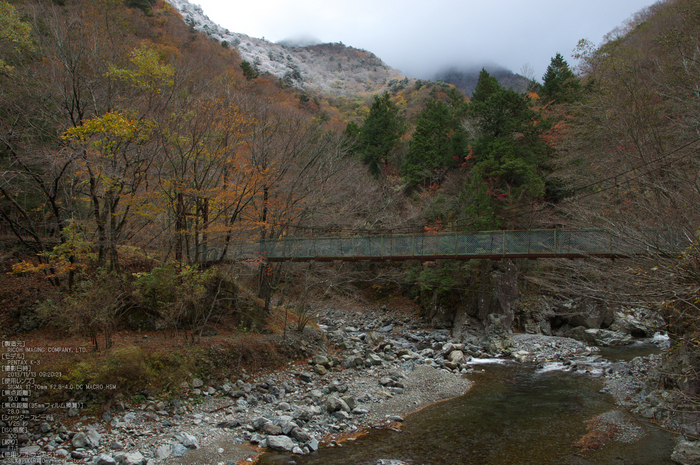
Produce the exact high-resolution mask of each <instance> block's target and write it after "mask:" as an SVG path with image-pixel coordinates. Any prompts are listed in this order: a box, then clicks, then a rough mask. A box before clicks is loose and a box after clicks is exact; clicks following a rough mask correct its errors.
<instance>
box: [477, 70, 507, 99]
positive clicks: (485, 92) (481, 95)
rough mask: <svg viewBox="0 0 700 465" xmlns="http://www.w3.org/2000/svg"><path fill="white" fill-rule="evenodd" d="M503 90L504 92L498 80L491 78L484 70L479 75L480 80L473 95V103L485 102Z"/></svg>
mask: <svg viewBox="0 0 700 465" xmlns="http://www.w3.org/2000/svg"><path fill="white" fill-rule="evenodd" d="M501 90H503V86H501V83H500V82H498V79H496V78H495V77H493V76H491V75H490V74H489V73H488V71H486V70H485V69H483V68H482V69H481V72H480V73H479V80H478V81H477V83H476V88H475V89H474V92H473V93H472V98H471V101H472V102H483V101H485V100H486V99H487V98H488V97H489V96H490V95H493V94H495V93H497V92H500V91H501Z"/></svg>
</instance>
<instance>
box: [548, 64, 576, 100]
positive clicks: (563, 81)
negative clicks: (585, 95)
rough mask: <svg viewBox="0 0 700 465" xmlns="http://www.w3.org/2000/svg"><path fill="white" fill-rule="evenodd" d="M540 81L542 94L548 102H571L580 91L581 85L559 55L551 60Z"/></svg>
mask: <svg viewBox="0 0 700 465" xmlns="http://www.w3.org/2000/svg"><path fill="white" fill-rule="evenodd" d="M542 80H543V84H542V94H543V96H544V97H545V98H546V99H548V100H556V101H558V102H571V101H573V100H576V98H578V96H579V93H580V91H581V83H580V82H579V81H578V78H577V77H576V75H575V74H574V72H573V71H571V68H569V64H568V63H567V62H566V60H565V59H564V57H563V56H561V54H560V53H557V54H556V56H554V58H552V61H551V62H550V64H549V66H548V67H547V71H546V72H545V73H544V76H543V78H542Z"/></svg>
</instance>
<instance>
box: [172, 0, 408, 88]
mask: <svg viewBox="0 0 700 465" xmlns="http://www.w3.org/2000/svg"><path fill="white" fill-rule="evenodd" d="M166 1H167V2H168V3H169V4H170V5H172V6H173V7H174V8H175V9H176V10H177V11H178V12H179V13H180V14H181V15H182V17H183V19H184V20H185V22H186V23H187V24H189V25H190V26H192V27H193V28H194V29H195V30H197V31H200V32H202V33H204V34H206V35H207V36H209V37H210V38H211V39H214V40H216V41H218V42H220V43H225V45H228V46H230V47H233V48H235V49H236V50H237V51H238V53H239V55H240V56H241V58H242V59H243V60H245V61H248V62H249V63H251V64H252V65H253V66H254V67H255V68H256V70H257V71H258V73H260V74H265V73H269V74H271V75H273V76H276V77H278V78H279V79H281V80H283V81H284V82H285V83H286V84H287V85H289V86H292V87H295V88H297V89H299V90H302V91H307V92H313V93H320V94H333V95H346V96H352V95H358V94H367V93H373V92H381V91H383V90H384V89H385V88H386V86H387V84H388V83H389V82H390V81H392V80H395V79H402V78H403V77H404V76H403V75H402V74H401V72H400V71H398V70H395V69H393V68H391V67H389V66H387V65H386V64H385V63H384V62H383V61H382V60H381V59H379V58H378V57H377V56H375V55H374V54H373V53H371V52H368V51H366V50H360V49H356V48H353V47H348V46H345V45H343V44H342V43H337V44H312V43H304V40H306V41H307V42H309V40H311V42H313V40H314V39H313V38H309V37H303V38H300V39H303V40H299V39H297V38H292V39H289V40H284V41H281V42H280V43H277V44H274V43H271V42H269V41H267V40H265V39H257V38H255V37H250V36H248V35H246V34H241V33H238V32H231V31H229V30H228V29H226V28H223V27H221V26H219V25H218V24H217V23H215V22H214V21H212V20H211V19H209V17H208V16H207V15H205V14H204V11H203V10H202V7H201V6H199V5H194V4H192V3H190V2H189V1H188V0H166Z"/></svg>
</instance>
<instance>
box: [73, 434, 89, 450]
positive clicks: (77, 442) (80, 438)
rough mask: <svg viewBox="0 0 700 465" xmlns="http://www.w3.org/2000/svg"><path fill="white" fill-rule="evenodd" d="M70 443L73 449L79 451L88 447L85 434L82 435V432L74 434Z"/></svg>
mask: <svg viewBox="0 0 700 465" xmlns="http://www.w3.org/2000/svg"><path fill="white" fill-rule="evenodd" d="M70 442H71V444H72V445H73V447H75V448H76V449H81V448H85V447H87V446H88V438H87V435H86V434H85V433H83V432H82V431H81V432H79V433H75V435H74V436H73V439H71V441H70Z"/></svg>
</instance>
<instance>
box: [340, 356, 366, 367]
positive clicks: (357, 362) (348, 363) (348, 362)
mask: <svg viewBox="0 0 700 465" xmlns="http://www.w3.org/2000/svg"><path fill="white" fill-rule="evenodd" d="M341 364H342V365H343V368H346V369H349V368H355V367H359V366H362V365H364V364H365V361H364V360H363V359H362V357H360V356H359V355H351V356H349V357H348V358H346V359H345V360H343V362H342V363H341Z"/></svg>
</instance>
